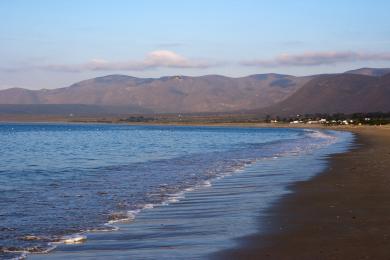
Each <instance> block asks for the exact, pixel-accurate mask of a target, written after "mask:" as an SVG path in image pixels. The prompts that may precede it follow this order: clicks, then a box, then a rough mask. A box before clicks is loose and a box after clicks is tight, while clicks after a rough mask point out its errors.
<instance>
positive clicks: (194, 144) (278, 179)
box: [0, 123, 353, 259]
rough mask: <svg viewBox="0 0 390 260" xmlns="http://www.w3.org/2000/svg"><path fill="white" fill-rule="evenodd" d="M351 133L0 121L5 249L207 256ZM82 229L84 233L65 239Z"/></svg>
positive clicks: (4, 253) (6, 254)
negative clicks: (82, 240)
mask: <svg viewBox="0 0 390 260" xmlns="http://www.w3.org/2000/svg"><path fill="white" fill-rule="evenodd" d="M352 140H353V136H352V134H350V133H347V132H336V131H325V130H322V131H320V130H303V129H260V128H234V127H184V126H128V125H103V124H96V125H94V124H5V123H4V124H0V258H12V257H17V256H24V255H26V253H29V252H30V253H48V254H45V255H31V258H45V257H49V258H57V259H62V258H69V256H70V257H71V258H72V259H77V258H90V259H97V258H101V259H107V258H111V259H129V258H131V259H156V258H157V257H158V258H160V259H163V258H166V259H172V258H173V257H176V258H187V259H190V258H194V259H198V258H202V257H206V256H207V254H209V253H212V252H215V251H217V250H220V249H224V248H226V247H229V246H233V245H234V243H235V239H237V238H238V237H240V236H243V235H247V234H250V233H251V232H255V231H256V228H258V225H257V222H256V220H257V216H258V215H259V214H262V213H265V212H266V209H267V207H269V206H270V205H271V203H273V202H275V200H277V199H278V198H279V197H280V196H281V195H283V194H285V193H286V192H288V189H287V187H288V185H289V184H291V183H293V182H295V181H301V180H305V179H308V178H310V177H312V176H314V175H315V174H317V173H319V172H320V171H321V170H322V169H323V168H324V167H325V166H326V162H325V161H324V160H323V158H324V156H327V155H329V154H332V153H338V152H343V151H345V150H346V149H348V147H349V145H350V144H351V142H352ZM108 231H110V232H108ZM78 238H80V239H81V238H86V239H87V240H86V241H85V242H84V243H82V244H75V245H63V243H64V242H66V241H67V240H68V241H70V242H75V241H74V239H78ZM55 247H56V248H55ZM54 248H55V249H54ZM53 249H54V250H53ZM51 250H52V252H50V253H49V251H51Z"/></svg>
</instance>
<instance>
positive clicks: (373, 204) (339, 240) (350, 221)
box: [216, 126, 390, 259]
mask: <svg viewBox="0 0 390 260" xmlns="http://www.w3.org/2000/svg"><path fill="white" fill-rule="evenodd" d="M348 130H350V131H352V132H354V133H356V135H357V140H356V144H355V147H354V148H353V149H352V150H351V151H350V152H347V153H344V154H339V155H336V156H334V157H332V158H330V164H329V167H328V169H327V170H326V171H325V172H324V173H322V174H320V175H318V176H316V177H314V178H313V179H311V180H309V181H305V182H301V183H297V184H295V185H293V186H292V187H291V189H292V191H293V193H292V194H290V195H287V196H285V197H284V198H282V199H281V200H280V201H279V202H278V203H277V204H276V205H274V207H273V208H272V209H271V210H270V212H269V215H268V216H267V217H266V219H261V221H266V223H268V225H269V230H268V231H266V233H265V234H262V235H260V234H258V235H253V236H250V237H246V238H243V239H240V246H239V247H238V248H236V249H232V250H228V251H224V252H220V253H218V254H217V255H216V258H217V259H389V257H390V253H389V247H390V225H389V224H390V204H389V203H388V202H389V201H390V193H389V191H390V128H388V127H383V126H382V127H355V128H349V129H348Z"/></svg>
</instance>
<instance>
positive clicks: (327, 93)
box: [260, 74, 390, 116]
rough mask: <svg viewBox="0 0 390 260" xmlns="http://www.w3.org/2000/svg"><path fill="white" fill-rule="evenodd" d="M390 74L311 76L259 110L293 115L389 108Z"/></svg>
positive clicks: (274, 113)
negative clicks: (284, 96)
mask: <svg viewBox="0 0 390 260" xmlns="http://www.w3.org/2000/svg"><path fill="white" fill-rule="evenodd" d="M389 100H390V74H386V75H384V76H381V77H375V76H366V75H358V74H338V75H322V76H319V77H316V78H314V79H312V80H310V81H309V82H308V83H306V84H305V85H304V86H302V88H300V89H299V90H298V91H296V92H295V93H294V94H292V95H291V96H290V97H288V98H287V99H285V100H284V101H282V102H280V103H278V104H276V105H273V106H270V107H268V108H265V109H262V110H260V113H262V114H271V115H280V116H292V115H296V114H314V113H329V114H332V113H346V114H350V113H355V112H380V111H382V112H388V111H390V102H389Z"/></svg>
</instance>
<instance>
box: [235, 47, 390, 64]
mask: <svg viewBox="0 0 390 260" xmlns="http://www.w3.org/2000/svg"><path fill="white" fill-rule="evenodd" d="M355 61H390V53H368V52H367V53H365V52H353V51H345V52H337V51H329V52H305V53H302V54H281V55H279V56H277V57H275V58H273V59H268V60H267V59H257V60H247V61H243V62H241V64H242V65H246V66H264V67H283V66H317V65H328V64H336V63H344V62H355Z"/></svg>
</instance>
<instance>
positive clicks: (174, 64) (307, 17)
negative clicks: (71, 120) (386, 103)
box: [0, 0, 390, 89]
mask: <svg viewBox="0 0 390 260" xmlns="http://www.w3.org/2000/svg"><path fill="white" fill-rule="evenodd" d="M389 10H390V1H387V0H382V1H381V0H376V1H359V0H355V1H346V0H339V1H335V0H327V1H325V0H324V1H320V0H317V1H316V0H300V1H292V0H272V1H271V0H269V1H265V0H264V1H261V0H257V1H250V0H247V1H245V0H240V1H239V0H230V1H229V0H224V1H221V0H208V1H206V0H204V1H202V0H196V1H195V0H193V1H191V0H181V1H179V0H164V1H163V0H154V1H153V0H143V1H135V0H134V1H119V0H117V1H115V0H111V1H108V0H106V1H98V0H83V1H81V0H67V1H60V0H46V1H44V0H34V1H29V0H25V1H21V0H1V1H0V17H1V23H0V57H1V59H0V88H7V87H13V86H15V87H24V88H30V89H40V88H57V87H63V86H67V85H69V84H72V83H74V82H76V81H79V80H83V79H87V78H91V77H95V76H102V75H107V74H126V75H132V76H138V77H160V76H163V75H178V74H180V75H204V74H222V75H227V76H234V77H239V76H245V75H249V74H255V73H267V72H277V73H288V74H293V75H308V74H315V73H326V72H342V71H345V70H349V69H353V68H358V67H363V66H370V67H390V19H389V18H388V17H389V15H388V11H389Z"/></svg>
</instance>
